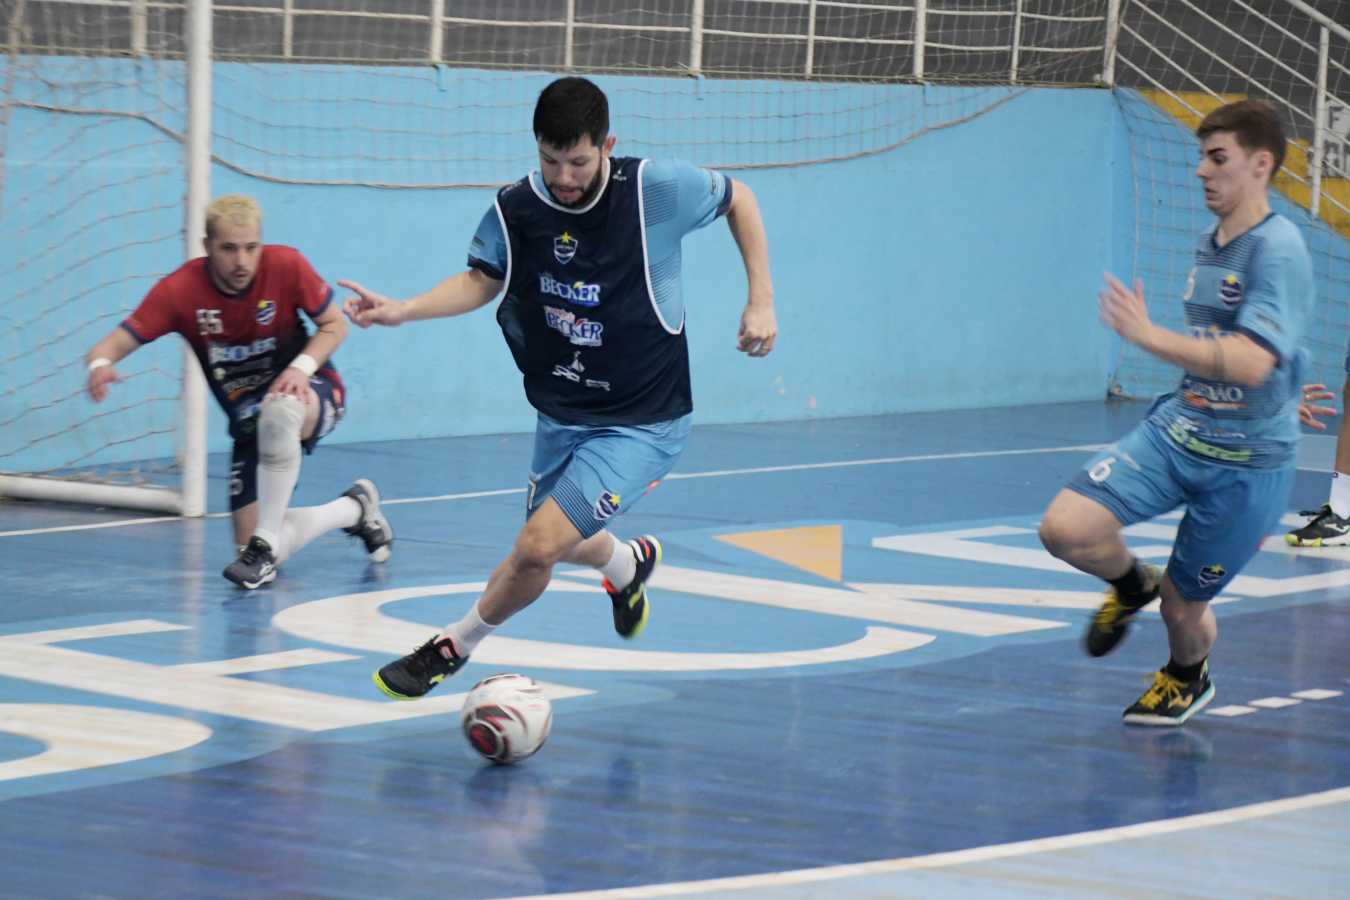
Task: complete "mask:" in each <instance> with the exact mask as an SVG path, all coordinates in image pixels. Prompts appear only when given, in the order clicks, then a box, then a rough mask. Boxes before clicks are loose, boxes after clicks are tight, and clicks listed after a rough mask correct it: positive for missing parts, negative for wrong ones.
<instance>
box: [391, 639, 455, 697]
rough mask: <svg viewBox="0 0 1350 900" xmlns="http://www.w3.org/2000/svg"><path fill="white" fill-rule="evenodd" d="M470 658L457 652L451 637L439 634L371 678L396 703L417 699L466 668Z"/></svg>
mask: <svg viewBox="0 0 1350 900" xmlns="http://www.w3.org/2000/svg"><path fill="white" fill-rule="evenodd" d="M468 661H469V658H468V657H467V656H460V655H459V654H458V653H456V652H455V645H454V643H453V642H451V640H450V639H449V638H443V637H441V636H440V635H439V634H438V635H436V636H435V637H433V638H432V639H431V640H429V641H427V642H426V643H425V644H423V645H422V646H420V647H418V648H417V649H416V650H414V651H413V652H411V653H409V654H408V655H407V656H404V657H402V658H400V659H396V660H394V661H393V662H391V663H390V664H389V665H387V666H384V667H383V668H381V669H380V670H379V671H378V672H375V673H373V674H372V675H371V676H370V677H371V680H372V681H374V682H375V686H376V687H377V688H379V689H380V690H382V691H384V692H385V693H386V694H388V695H389V696H390V697H393V698H394V699H395V700H416V699H417V698H418V697H421V696H422V695H423V694H425V693H426V692H427V691H429V690H431V689H432V688H434V687H435V686H436V685H438V684H440V683H441V682H442V681H444V680H445V679H447V678H449V677H450V676H451V675H453V674H455V673H456V672H458V671H459V670H460V669H461V668H463V666H464V664H465V663H466V662H468Z"/></svg>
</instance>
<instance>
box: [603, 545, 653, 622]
mask: <svg viewBox="0 0 1350 900" xmlns="http://www.w3.org/2000/svg"><path fill="white" fill-rule="evenodd" d="M628 546H629V547H630V548H632V550H633V557H634V558H635V559H636V560H637V574H636V575H634V576H633V580H632V581H630V582H629V583H628V586H627V587H625V588H623V589H622V590H620V589H618V588H616V587H614V585H612V584H610V583H609V579H608V578H606V579H605V591H606V592H607V593H608V594H609V599H610V602H611V603H613V604H614V630H615V631H617V632H618V633H619V637H622V638H628V639H630V640H631V639H632V638H635V637H637V636H638V635H639V634H641V633H642V629H643V628H645V627H646V625H647V616H648V613H649V612H650V609H651V604H650V603H648V602H647V581H648V580H649V579H650V578H651V577H652V572H654V571H656V567H657V565H659V564H660V562H661V542H660V541H658V540H657V539H656V538H654V537H652V536H651V535H650V534H644V535H643V536H642V537H640V538H637V539H635V540H631V541H629V542H628Z"/></svg>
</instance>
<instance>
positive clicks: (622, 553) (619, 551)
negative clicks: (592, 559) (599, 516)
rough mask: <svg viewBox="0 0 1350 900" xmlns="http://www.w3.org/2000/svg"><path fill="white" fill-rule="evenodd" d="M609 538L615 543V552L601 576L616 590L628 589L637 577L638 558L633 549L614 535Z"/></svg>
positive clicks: (602, 567)
mask: <svg viewBox="0 0 1350 900" xmlns="http://www.w3.org/2000/svg"><path fill="white" fill-rule="evenodd" d="M606 534H608V532H606ZM609 537H610V539H611V540H612V541H614V552H613V553H612V554H611V555H610V557H609V562H607V563H605V564H604V565H603V566H601V567H600V574H601V575H604V576H605V577H606V578H608V579H609V583H610V584H612V585H614V587H616V588H623V587H628V585H629V584H630V583H632V581H633V579H634V578H635V577H637V557H636V556H634V555H633V548H632V547H630V546H628V545H627V544H626V543H624V542H623V541H621V540H619V539H618V538H616V537H614V535H612V534H611V535H609Z"/></svg>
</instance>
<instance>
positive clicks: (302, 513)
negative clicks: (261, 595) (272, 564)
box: [272, 497, 361, 565]
mask: <svg viewBox="0 0 1350 900" xmlns="http://www.w3.org/2000/svg"><path fill="white" fill-rule="evenodd" d="M360 520H361V504H359V503H357V502H356V501H355V500H353V499H352V498H351V497H339V498H337V499H336V500H334V501H332V502H331V503H325V504H324V505H323V506H302V507H300V508H299V509H288V510H286V517H285V518H284V519H282V520H281V532H280V534H278V535H277V543H275V544H273V545H272V548H273V552H274V553H275V554H276V557H277V564H278V565H280V563H281V562H282V560H285V559H288V558H289V557H292V556H294V555H295V554H296V553H298V552H299V551H300V548H301V547H303V546H305V545H306V544H308V543H309V542H310V541H312V540H314V539H315V538H316V537H318V536H319V535H321V534H326V533H327V532H329V531H332V530H333V529H334V528H351V527H352V526H353V525H355V524H356V523H357V522H359V521H360Z"/></svg>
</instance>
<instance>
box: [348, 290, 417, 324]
mask: <svg viewBox="0 0 1350 900" xmlns="http://www.w3.org/2000/svg"><path fill="white" fill-rule="evenodd" d="M338 284H339V285H340V286H342V287H345V288H346V289H347V290H349V291H351V292H352V293H354V294H356V296H355V297H349V298H348V299H347V302H345V303H343V304H342V311H343V312H344V313H346V314H347V318H348V319H350V320H351V321H352V324H354V325H356V326H357V327H359V328H369V327H370V326H372V325H387V326H389V327H391V328H392V327H393V326H395V325H402V324H403V304H402V303H399V302H398V301H397V300H390V299H389V298H388V297H386V296H384V295H383V294H377V293H375V292H374V291H371V290H367V289H366V288H364V287H362V286H361V285H359V284H357V283H356V282H355V281H343V280H341V279H339V280H338Z"/></svg>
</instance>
